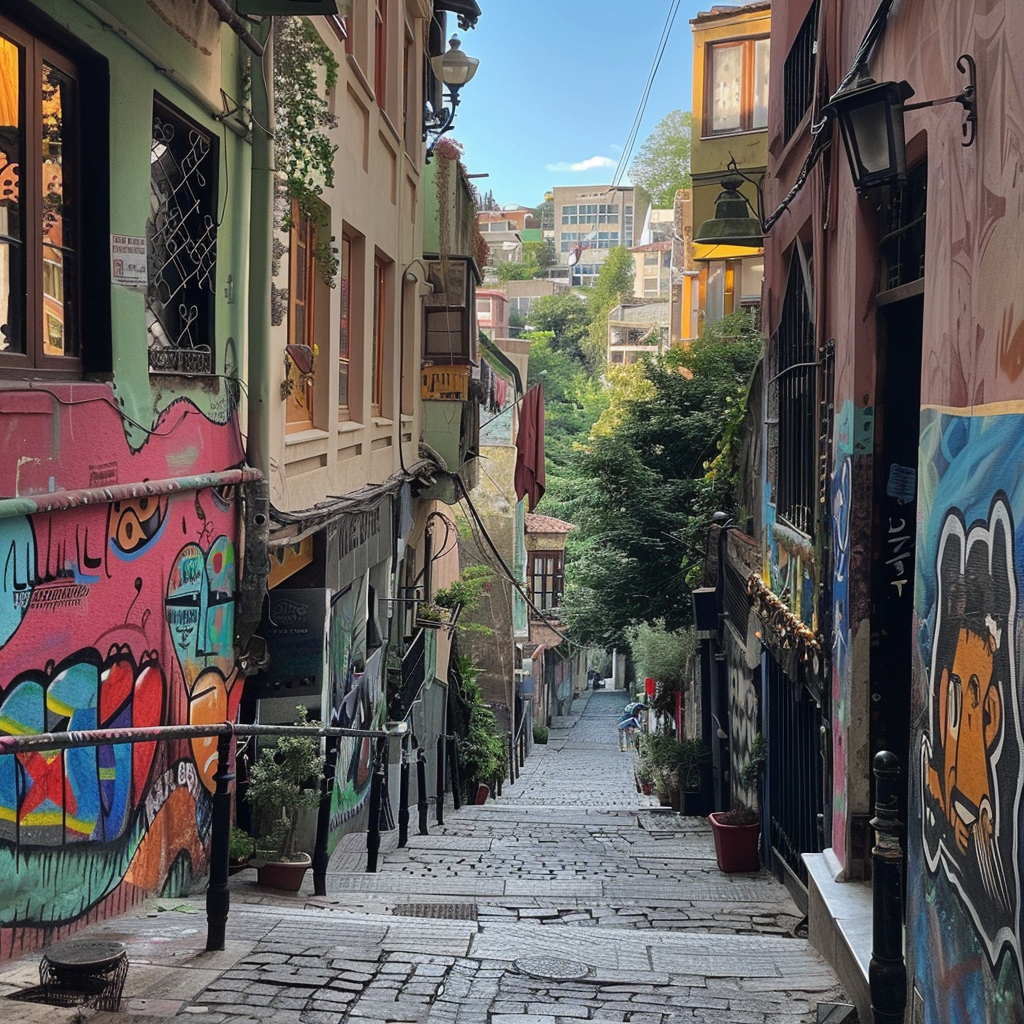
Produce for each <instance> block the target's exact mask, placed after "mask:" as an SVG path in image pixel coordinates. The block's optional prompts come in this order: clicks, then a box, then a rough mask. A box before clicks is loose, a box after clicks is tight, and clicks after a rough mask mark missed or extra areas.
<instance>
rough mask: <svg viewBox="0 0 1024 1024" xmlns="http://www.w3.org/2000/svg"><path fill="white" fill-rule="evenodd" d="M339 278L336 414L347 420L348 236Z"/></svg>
mask: <svg viewBox="0 0 1024 1024" xmlns="http://www.w3.org/2000/svg"><path fill="white" fill-rule="evenodd" d="M338 274H339V276H340V278H341V320H340V324H339V327H338V414H339V416H341V417H342V418H343V419H348V418H349V414H350V408H349V392H348V386H349V370H350V368H351V360H352V349H351V344H352V342H351V337H352V283H353V282H352V240H351V239H350V238H349V237H348V235H342V236H341V266H340V267H339V268H338Z"/></svg>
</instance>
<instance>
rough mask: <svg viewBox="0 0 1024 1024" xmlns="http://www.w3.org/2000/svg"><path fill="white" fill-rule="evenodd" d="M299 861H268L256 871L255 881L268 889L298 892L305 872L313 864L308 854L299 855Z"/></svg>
mask: <svg viewBox="0 0 1024 1024" xmlns="http://www.w3.org/2000/svg"><path fill="white" fill-rule="evenodd" d="M299 856H300V857H301V858H302V859H301V860H268V861H264V862H263V863H262V864H260V866H259V867H258V868H257V869H256V881H257V883H258V884H259V885H264V886H267V887H268V888H270V889H284V890H286V891H287V892H298V891H299V889H300V888H301V886H302V880H303V878H305V877H306V872H307V871H308V870H309V869H310V867H311V866H312V864H313V861H312V859H311V858H310V856H309V854H307V853H303V854H300V855H299Z"/></svg>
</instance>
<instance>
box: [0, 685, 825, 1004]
mask: <svg viewBox="0 0 1024 1024" xmlns="http://www.w3.org/2000/svg"><path fill="white" fill-rule="evenodd" d="M622 703H623V695H622V693H621V692H618V693H616V692H605V691H598V692H596V693H587V694H585V695H584V696H583V698H582V699H581V700H579V701H577V702H576V703H575V705H574V708H573V710H574V714H573V716H572V717H568V718H563V719H556V720H555V727H554V728H553V729H552V730H551V735H550V742H549V744H548V745H547V747H536V748H535V750H534V753H533V754H532V755H531V757H530V758H529V759H528V760H527V763H526V766H525V767H524V769H523V772H522V775H521V777H520V779H519V780H518V782H517V783H516V784H515V785H514V786H506V787H505V789H504V793H503V795H502V797H501V798H500V799H498V800H494V801H490V802H488V803H487V804H486V805H484V806H480V807H463V808H462V809H461V810H460V811H458V812H453V811H451V810H450V809H449V810H448V811H447V812H446V820H445V824H444V826H443V827H437V826H434V825H433V824H431V830H430V834H429V835H427V836H419V835H415V836H411V837H410V840H409V845H408V847H407V848H405V849H401V850H399V849H394V848H393V846H394V840H393V837H389V838H391V842H390V844H389V843H385V846H384V849H385V850H386V851H387V852H386V854H385V855H384V856H383V857H382V864H381V868H380V871H379V872H378V873H377V874H375V875H368V874H366V873H364V872H363V870H362V868H363V863H364V861H365V847H364V844H365V837H363V836H361V835H353V836H352V837H350V838H351V841H350V842H347V843H345V844H343V846H341V847H339V849H338V851H336V853H335V856H334V858H333V860H332V864H331V871H330V872H329V875H328V892H329V893H330V895H329V896H328V897H326V898H315V897H312V896H311V895H309V892H310V888H311V879H310V878H309V877H307V882H306V885H305V886H304V890H303V892H301V893H300V894H298V895H297V896H294V897H292V896H289V895H287V894H284V893H276V892H274V891H272V890H267V889H261V888H258V887H257V886H256V885H255V883H254V878H250V876H252V874H253V873H252V872H242V873H240V874H238V875H236V876H235V877H234V880H233V884H232V893H231V898H232V905H231V914H230V918H229V922H228V942H227V948H226V949H225V951H224V952H220V953H205V952H201V950H202V947H203V941H204V936H205V919H204V916H203V915H204V913H205V904H204V901H203V898H202V896H201V895H200V896H198V897H196V898H193V899H187V900H178V899H174V900H161V899H153V900H151V901H150V902H149V903H148V904H147V905H146V906H145V907H144V908H142V909H140V910H137V911H136V912H134V913H130V914H127V915H125V916H122V917H120V918H117V919H114V920H110V921H107V922H105V923H101V924H97V925H93V926H92V927H90V928H88V929H86V931H85V932H84V933H82V934H83V937H85V938H90V939H96V940H100V939H114V940H117V941H120V942H123V943H125V945H126V946H127V949H128V954H129V959H130V968H129V972H128V977H127V983H126V986H125V991H124V1000H123V1002H122V1006H121V1011H120V1012H117V1013H114V1012H93V1011H89V1013H90V1016H89V1019H91V1020H92V1021H95V1022H96V1024H113V1022H115V1021H117V1022H129V1021H137V1022H139V1024H142V1022H144V1021H145V1022H147V1024H154V1021H158V1020H164V1021H170V1020H175V1021H178V1022H180V1021H187V1020H196V1019H200V1020H202V1021H203V1022H204V1024H341V1022H344V1021H349V1020H352V1021H362V1020H366V1021H375V1022H378V1021H379V1022H382V1024H383V1022H392V1024H398V1022H416V1024H483V1022H487V1024H566V1022H575V1021H581V1020H601V1021H629V1022H633V1024H668V1022H675V1021H696V1022H712V1021H714V1022H716V1024H718V1022H721V1024H726V1022H733V1024H762V1022H763V1024H796V1022H811V1021H815V1020H817V1019H818V1004H819V1003H827V1002H835V1001H842V998H843V997H842V993H841V991H840V989H839V986H838V983H837V981H836V977H835V975H834V973H833V972H832V970H831V968H829V967H828V966H827V965H826V964H825V963H824V961H823V960H822V959H821V958H820V957H818V956H817V955H816V954H815V952H814V951H813V950H812V949H810V948H809V946H808V944H807V942H806V940H805V939H804V938H802V937H798V936H799V935H800V934H801V932H800V930H799V924H800V915H799V913H798V911H797V909H796V907H795V905H794V904H793V902H792V901H791V899H790V898H789V895H788V893H787V892H786V890H785V888H784V887H783V886H781V885H779V884H778V883H777V882H775V881H774V879H772V878H771V877H770V876H769V875H768V874H767V873H764V872H762V873H761V874H758V875H746V874H743V875H725V874H722V873H721V872H719V871H718V869H717V867H716V865H715V860H714V852H713V848H712V841H711V836H710V832H709V828H708V826H707V824H706V822H704V821H703V820H702V819H697V818H684V817H680V816H678V815H674V814H664V813H659V812H658V811H657V809H656V808H655V807H654V806H653V803H654V801H653V800H652V799H651V798H649V797H645V796H641V795H640V794H638V793H636V791H635V787H634V784H633V778H632V756H631V755H630V754H625V753H621V752H619V750H618V748H617V745H616V737H615V721H616V718H617V717H618V713H619V711H620V710H621V707H622ZM359 841H361V842H362V844H363V845H362V846H361V845H360V842H359ZM37 964H38V954H34V955H26V956H25V957H23V958H22V959H21V960H20V961H14V962H11V963H10V964H8V965H7V967H6V969H5V970H4V971H3V972H0V994H2V995H3V996H5V997H6V998H5V999H4V1004H5V1005H4V1009H3V1017H4V1019H5V1020H12V1021H18V1022H19V1024H20V1022H26V1024H27V1022H35V1021H39V1022H42V1021H44V1020H45V1021H46V1022H47V1024H53V1022H55V1021H60V1020H69V1021H71V1020H75V1019H76V1018H75V1013H76V1012H77V1011H76V1010H74V1009H70V1008H69V1009H63V1008H55V1007H52V1006H45V1005H40V1004H35V1003H31V1002H19V1001H15V1000H13V999H12V998H11V996H12V995H17V994H18V992H19V991H21V992H24V991H25V990H27V989H29V988H31V987H32V986H35V985H37V984H38V974H37ZM12 1011H13V1012H12ZM78 1019H80V1018H78Z"/></svg>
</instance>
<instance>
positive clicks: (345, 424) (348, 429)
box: [338, 420, 364, 434]
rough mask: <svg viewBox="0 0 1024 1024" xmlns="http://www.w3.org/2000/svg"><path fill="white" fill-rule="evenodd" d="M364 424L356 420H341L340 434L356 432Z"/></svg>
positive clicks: (339, 424) (339, 425)
mask: <svg viewBox="0 0 1024 1024" xmlns="http://www.w3.org/2000/svg"><path fill="white" fill-rule="evenodd" d="M363 427H364V424H362V423H358V422H357V421H356V420H341V421H340V422H339V423H338V433H339V434H354V433H355V432H356V431H357V430H362V429H363Z"/></svg>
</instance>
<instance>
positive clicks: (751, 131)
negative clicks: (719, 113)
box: [701, 128, 768, 139]
mask: <svg viewBox="0 0 1024 1024" xmlns="http://www.w3.org/2000/svg"><path fill="white" fill-rule="evenodd" d="M767 130H768V129H767V128H730V129H729V130H728V131H722V132H708V133H707V134H706V135H702V136H701V139H731V138H733V137H734V136H736V135H764V133H765V132H766V131H767Z"/></svg>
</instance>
